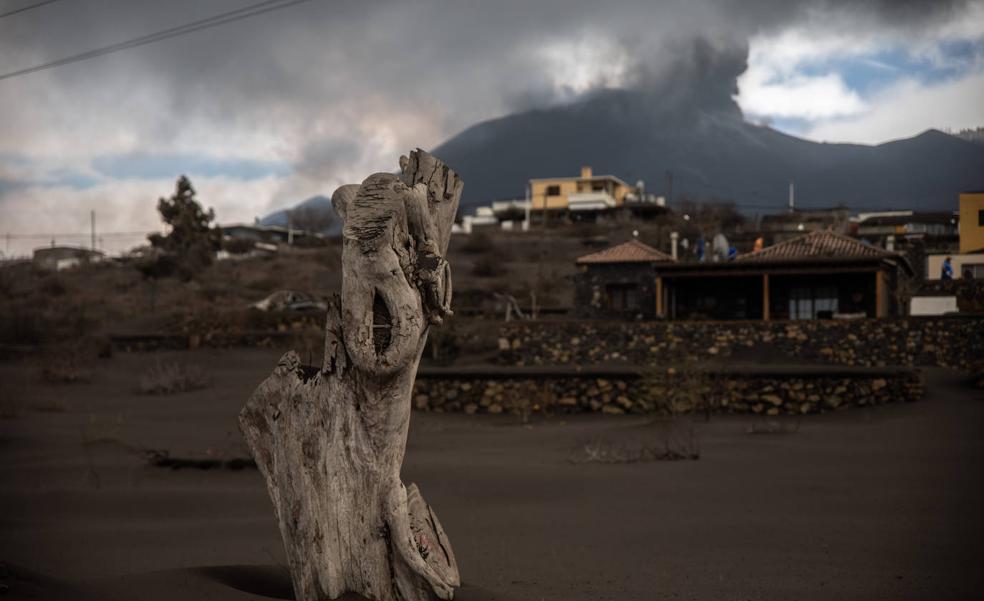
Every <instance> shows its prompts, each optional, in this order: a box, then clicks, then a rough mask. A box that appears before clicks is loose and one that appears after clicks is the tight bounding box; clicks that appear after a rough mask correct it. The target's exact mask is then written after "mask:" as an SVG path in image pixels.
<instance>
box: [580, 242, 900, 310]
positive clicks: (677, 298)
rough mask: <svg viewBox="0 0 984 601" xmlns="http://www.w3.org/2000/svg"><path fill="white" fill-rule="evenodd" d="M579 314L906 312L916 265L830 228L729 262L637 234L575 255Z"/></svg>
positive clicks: (898, 255)
mask: <svg viewBox="0 0 984 601" xmlns="http://www.w3.org/2000/svg"><path fill="white" fill-rule="evenodd" d="M577 263H578V267H579V273H578V275H577V280H576V286H577V289H576V293H575V294H576V295H575V299H576V304H577V305H578V310H577V313H578V314H579V315H581V316H583V317H589V318H602V317H608V318H617V317H625V316H633V317H640V318H666V319H719V320H731V319H762V320H769V319H823V318H834V317H887V316H890V315H897V314H902V313H904V312H905V303H904V302H903V299H901V298H900V295H899V294H898V291H899V290H900V283H901V282H902V280H903V279H904V278H907V277H911V276H912V268H911V266H910V265H909V263H908V261H907V260H906V259H905V258H904V257H903V256H902V255H901V254H899V253H895V252H890V251H887V250H884V249H882V248H878V247H874V246H871V245H868V244H864V243H862V242H859V241H858V240H855V239H854V238H851V237H849V236H845V235H843V234H838V233H836V232H832V231H816V232H810V233H807V234H802V235H800V236H798V237H796V238H792V239H789V240H786V241H783V242H780V243H778V244H775V245H773V246H769V247H767V248H765V249H763V250H761V251H758V252H750V253H746V254H744V255H739V256H738V257H737V258H736V259H734V260H732V261H722V262H717V263H681V262H677V261H674V260H673V259H672V257H671V256H669V255H666V254H665V253H662V252H660V251H658V250H656V249H653V248H651V247H649V246H646V245H645V244H642V243H641V242H638V241H635V240H633V241H631V242H628V243H626V244H622V245H619V246H616V247H613V248H609V249H606V250H603V251H600V252H597V253H593V254H590V255H587V256H584V257H581V258H579V259H578V260H577Z"/></svg>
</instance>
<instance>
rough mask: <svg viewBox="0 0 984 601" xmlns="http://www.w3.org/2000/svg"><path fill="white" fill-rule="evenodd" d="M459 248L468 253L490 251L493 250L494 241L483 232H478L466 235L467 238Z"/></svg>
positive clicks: (477, 253) (478, 253)
mask: <svg viewBox="0 0 984 601" xmlns="http://www.w3.org/2000/svg"><path fill="white" fill-rule="evenodd" d="M461 250H462V251H463V252H465V253H467V254H469V255H480V254H485V253H491V252H492V251H494V250H495V242H493V241H492V237H491V236H489V235H488V234H486V233H485V232H479V233H477V234H472V235H470V236H468V239H467V240H466V241H465V243H464V244H463V245H462V246H461Z"/></svg>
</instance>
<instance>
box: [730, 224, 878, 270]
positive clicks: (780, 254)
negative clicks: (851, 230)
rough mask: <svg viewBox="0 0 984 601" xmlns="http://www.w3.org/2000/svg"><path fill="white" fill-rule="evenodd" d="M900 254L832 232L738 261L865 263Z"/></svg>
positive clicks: (804, 237)
mask: <svg viewBox="0 0 984 601" xmlns="http://www.w3.org/2000/svg"><path fill="white" fill-rule="evenodd" d="M895 256H897V255H896V253H893V252H889V251H887V250H884V249H881V248H878V247H876V246H871V245H869V244H865V243H863V242H860V241H858V240H855V239H854V238H851V237H849V236H844V235H842V234H835V233H834V232H831V231H815V232H810V233H809V234H804V235H802V236H798V237H796V238H792V239H790V240H786V241H784V242H780V243H778V244H773V245H772V246H769V247H768V248H764V249H762V250H760V251H759V252H750V253H745V254H743V255H739V256H738V257H737V258H736V259H735V260H736V261H743V262H748V261H802V260H826V259H831V260H841V261H843V260H858V259H861V260H864V259H885V258H889V257H895Z"/></svg>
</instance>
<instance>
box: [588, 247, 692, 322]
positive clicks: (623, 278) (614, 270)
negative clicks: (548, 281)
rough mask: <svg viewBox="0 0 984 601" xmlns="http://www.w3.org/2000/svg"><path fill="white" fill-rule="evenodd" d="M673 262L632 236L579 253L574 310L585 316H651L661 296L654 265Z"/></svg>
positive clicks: (649, 317)
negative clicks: (581, 254)
mask: <svg viewBox="0 0 984 601" xmlns="http://www.w3.org/2000/svg"><path fill="white" fill-rule="evenodd" d="M673 262H674V259H673V257H671V256H670V255H668V254H666V253H664V252H661V251H659V250H656V249H655V248H653V247H651V246H649V245H647V244H643V243H642V242H640V241H638V240H635V239H633V240H629V241H628V242H625V243H624V244H619V245H617V246H613V247H611V248H606V249H605V250H601V251H598V252H595V253H591V254H589V255H585V256H583V257H580V258H579V259H577V267H578V273H577V275H576V276H575V279H574V285H575V291H574V305H575V307H576V308H575V314H576V315H577V316H578V317H582V318H586V319H595V318H612V317H614V318H626V317H630V318H639V319H653V318H654V317H656V314H657V311H658V310H659V303H658V299H660V298H662V296H663V294H662V290H661V289H660V288H659V282H660V280H659V277H658V267H659V266H661V265H665V264H668V263H673Z"/></svg>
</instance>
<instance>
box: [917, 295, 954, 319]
mask: <svg viewBox="0 0 984 601" xmlns="http://www.w3.org/2000/svg"><path fill="white" fill-rule="evenodd" d="M958 311H959V309H957V297H955V296H914V297H912V300H911V301H910V302H909V315H943V314H944V313H956V312H958Z"/></svg>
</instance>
